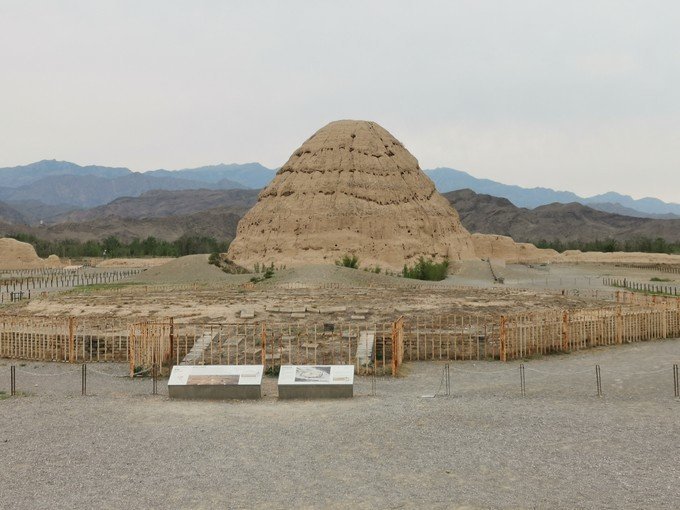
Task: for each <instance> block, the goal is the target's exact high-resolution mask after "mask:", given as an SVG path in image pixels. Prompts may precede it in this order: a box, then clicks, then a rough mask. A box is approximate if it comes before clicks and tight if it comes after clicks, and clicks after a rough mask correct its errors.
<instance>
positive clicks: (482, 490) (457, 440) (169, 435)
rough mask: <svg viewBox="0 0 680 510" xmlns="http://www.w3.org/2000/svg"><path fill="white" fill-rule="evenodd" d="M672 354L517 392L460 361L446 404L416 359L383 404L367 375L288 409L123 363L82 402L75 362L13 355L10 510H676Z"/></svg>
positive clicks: (628, 355)
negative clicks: (139, 374)
mask: <svg viewBox="0 0 680 510" xmlns="http://www.w3.org/2000/svg"><path fill="white" fill-rule="evenodd" d="M679 361H680V342H678V341H677V340H670V341H659V342H649V343H644V344H630V345H624V346H621V347H616V348H609V349H593V350H590V351H583V352H580V353H577V354H574V355H565V356H552V357H547V358H542V359H533V360H529V361H526V362H525V367H526V383H527V396H526V397H524V398H523V397H521V396H520V394H519V375H518V367H519V364H518V363H507V364H501V363H498V362H489V363H486V362H475V363H472V362H467V363H465V362H458V363H451V374H452V396H451V397H446V396H440V397H437V398H424V395H431V394H433V393H435V392H436V391H437V389H438V388H439V387H440V381H441V373H442V367H443V365H442V364H440V363H411V364H407V365H405V367H404V377H400V378H397V379H392V378H379V379H377V395H376V396H371V379H370V378H358V380H357V382H356V384H355V394H356V396H355V398H353V399H351V400H346V401H297V402H296V401H288V402H286V401H278V400H277V399H276V396H275V395H276V386H275V380H273V379H271V378H269V379H267V380H266V383H265V394H266V396H265V398H263V399H262V400H261V401H258V402H234V403H221V402H182V401H171V400H169V399H168V398H167V397H166V396H164V395H160V396H151V395H150V392H151V381H149V380H134V381H130V380H127V379H124V378H118V377H114V375H120V374H124V373H125V367H124V366H122V365H112V364H107V365H105V364H100V365H89V371H88V374H89V377H88V390H89V392H90V393H91V395H90V396H87V397H82V396H80V378H79V377H80V375H79V372H77V371H74V370H78V367H74V366H72V365H66V364H40V363H27V364H26V365H25V366H20V362H14V363H16V364H17V370H18V373H17V383H18V389H19V390H20V391H22V392H25V393H27V395H24V396H20V397H17V398H5V399H3V400H0V458H2V461H3V462H2V468H1V469H0V488H1V490H0V508H16V509H22V508H31V509H33V508H51V509H54V508H122V507H128V508H163V507H173V508H253V507H262V506H266V507H267V508H293V507H295V508H318V507H321V506H325V507H331V508H333V507H337V508H416V507H417V508H456V507H466V508H676V507H678V506H679V505H680V487H679V486H678V480H680V465H679V464H678V456H679V454H680V441H678V433H679V432H680V424H679V423H680V422H679V417H680V402H679V401H678V400H676V399H674V398H673V387H672V383H673V378H672V370H671V365H672V363H677V362H679ZM11 363H12V362H10V361H8V360H3V361H2V362H0V391H5V392H7V391H8V386H9V365H10V364H11ZM595 364H600V365H601V367H602V377H603V390H604V397H602V398H598V397H597V396H595V377H594V365H595ZM104 374H106V375H104ZM159 389H160V392H161V393H162V394H167V388H166V387H165V386H164V385H163V384H161V385H160V388H159ZM1 398H2V396H0V399H1Z"/></svg>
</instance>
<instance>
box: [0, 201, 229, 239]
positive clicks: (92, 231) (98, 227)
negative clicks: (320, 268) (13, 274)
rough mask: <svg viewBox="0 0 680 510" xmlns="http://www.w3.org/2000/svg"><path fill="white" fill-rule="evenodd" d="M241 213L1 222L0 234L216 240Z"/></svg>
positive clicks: (222, 211) (223, 210)
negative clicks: (47, 223) (35, 223)
mask: <svg viewBox="0 0 680 510" xmlns="http://www.w3.org/2000/svg"><path fill="white" fill-rule="evenodd" d="M240 219H241V216H240V215H238V214H235V213H234V212H231V211H229V210H228V209H226V208H221V207H217V208H213V209H208V210H205V211H200V212H197V213H193V214H186V215H177V216H169V217H160V218H143V219H137V218H120V217H116V216H113V217H106V218H97V219H94V220H91V221H84V222H78V223H71V222H65V223H60V224H58V225H51V226H42V227H28V226H25V225H9V224H6V223H2V222H0V237H2V236H4V235H12V234H30V235H34V236H35V237H37V238H38V239H44V240H58V239H75V240H79V241H88V240H91V239H93V240H102V239H105V238H107V237H109V236H115V237H117V238H118V239H120V240H121V241H125V242H129V241H131V240H133V239H135V238H138V239H145V238H146V237H149V236H153V237H156V238H158V239H163V240H165V241H174V240H176V239H178V238H179V237H181V236H183V235H187V236H207V237H213V238H215V239H217V240H231V239H233V238H234V236H235V235H236V226H237V224H238V221H239V220H240Z"/></svg>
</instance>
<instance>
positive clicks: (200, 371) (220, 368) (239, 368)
mask: <svg viewBox="0 0 680 510" xmlns="http://www.w3.org/2000/svg"><path fill="white" fill-rule="evenodd" d="M262 372H263V366H262V365H177V366H175V367H173V368H172V373H171V374H170V379H169V380H168V393H169V394H170V397H172V398H189V399H192V398H193V399H199V398H202V399H245V398H260V397H261V395H262V390H261V388H262Z"/></svg>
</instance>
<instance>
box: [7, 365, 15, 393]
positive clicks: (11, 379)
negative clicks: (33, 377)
mask: <svg viewBox="0 0 680 510" xmlns="http://www.w3.org/2000/svg"><path fill="white" fill-rule="evenodd" d="M9 394H10V396H12V397H13V396H15V395H16V394H17V367H15V366H14V365H12V366H11V367H9Z"/></svg>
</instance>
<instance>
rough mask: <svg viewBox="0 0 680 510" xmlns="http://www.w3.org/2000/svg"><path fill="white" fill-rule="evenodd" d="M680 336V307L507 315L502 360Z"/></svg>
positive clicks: (502, 331) (501, 340) (503, 323)
mask: <svg viewBox="0 0 680 510" xmlns="http://www.w3.org/2000/svg"><path fill="white" fill-rule="evenodd" d="M678 337H680V308H679V307H677V306H647V307H644V308H626V307H622V306H617V307H613V308H606V309H599V310H573V311H569V310H563V311H558V310H551V311H543V312H535V313H529V314H518V315H510V316H502V317H501V319H500V330H499V344H500V345H499V346H500V355H499V359H500V360H501V361H507V360H512V359H521V358H527V357H531V356H535V355H543V354H552V353H558V352H571V351H577V350H581V349H587V348H590V347H598V346H605V345H616V344H622V343H630V342H642V341H646V340H655V339H662V338H678Z"/></svg>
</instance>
